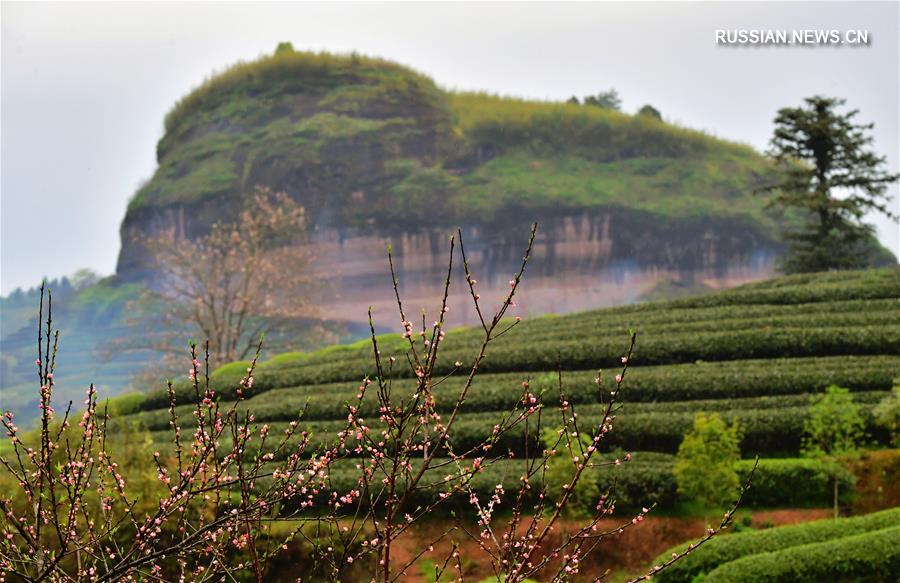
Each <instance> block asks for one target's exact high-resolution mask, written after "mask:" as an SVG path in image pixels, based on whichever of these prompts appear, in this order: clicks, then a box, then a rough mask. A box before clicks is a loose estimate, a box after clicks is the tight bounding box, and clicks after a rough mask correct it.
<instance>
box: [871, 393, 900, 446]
mask: <svg viewBox="0 0 900 583" xmlns="http://www.w3.org/2000/svg"><path fill="white" fill-rule="evenodd" d="M874 413H875V423H877V424H878V425H879V426H880V427H883V428H885V429H887V431H888V433H890V435H891V444H892V445H893V446H894V447H898V446H900V378H896V379H894V390H893V391H891V394H890V395H889V396H887V397H885V398H884V399H883V400H882V401H881V402H880V403H878V406H877V407H875V411H874Z"/></svg>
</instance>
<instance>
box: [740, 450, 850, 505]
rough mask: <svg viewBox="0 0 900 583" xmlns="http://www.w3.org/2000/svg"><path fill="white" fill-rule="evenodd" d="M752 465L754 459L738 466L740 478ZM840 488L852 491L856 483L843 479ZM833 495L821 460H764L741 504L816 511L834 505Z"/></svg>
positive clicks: (847, 477)
mask: <svg viewBox="0 0 900 583" xmlns="http://www.w3.org/2000/svg"><path fill="white" fill-rule="evenodd" d="M752 466H753V461H752V460H741V461H740V462H738V463H737V464H736V466H735V467H736V468H737V471H738V474H739V475H741V476H746V475H747V474H748V473H749V472H750V469H751V467H752ZM840 485H841V491H842V492H850V489H851V488H852V487H853V480H852V478H851V477H850V476H843V477H842V478H841V484H840ZM832 495H833V492H832V476H831V474H830V473H829V472H828V471H827V468H826V467H825V466H823V465H822V463H821V462H820V461H819V460H812V459H807V458H777V459H761V460H759V466H758V467H757V468H756V473H754V474H753V484H752V487H751V488H750V489H749V490H748V491H747V492H746V493H745V494H744V498H743V500H742V503H743V504H744V505H746V506H748V507H763V508H771V507H788V508H804V507H813V508H814V507H822V506H825V505H828V504H829V503H831V502H832Z"/></svg>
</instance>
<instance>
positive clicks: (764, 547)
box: [653, 508, 900, 583]
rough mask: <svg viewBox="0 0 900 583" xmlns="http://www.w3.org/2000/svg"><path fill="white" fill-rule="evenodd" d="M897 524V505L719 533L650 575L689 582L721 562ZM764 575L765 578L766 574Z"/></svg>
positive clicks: (666, 555)
mask: <svg viewBox="0 0 900 583" xmlns="http://www.w3.org/2000/svg"><path fill="white" fill-rule="evenodd" d="M898 524H900V508H893V509H891V510H885V511H882V512H876V513H874V514H869V515H866V516H860V517H856V518H839V519H836V520H820V521H815V522H810V523H806V524H798V525H795V526H784V527H779V528H771V529H767V530H761V531H753V532H741V533H736V534H732V535H728V536H720V537H716V538H714V539H713V540H711V541H709V542H707V543H705V544H704V545H703V546H701V547H700V548H699V549H697V550H696V551H694V552H693V553H691V554H689V555H688V556H687V557H685V558H683V559H681V560H679V561H677V562H676V563H675V564H673V565H672V566H671V567H669V568H667V569H665V570H664V571H662V572H660V573H658V574H656V575H654V576H653V579H654V580H655V581H657V582H662V583H690V582H691V581H693V580H694V577H696V576H698V575H701V574H703V573H711V572H712V571H713V570H714V569H716V568H717V567H719V566H720V565H724V564H726V563H730V562H731V561H736V560H737V559H740V558H742V557H749V556H751V555H759V554H760V553H769V552H772V551H780V550H783V549H787V548H789V547H796V546H800V545H808V544H813V543H820V542H825V541H829V540H832V539H837V538H839V537H846V536H851V535H855V534H860V533H866V532H872V531H877V530H881V529H884V528H889V527H896V526H897V525H898ZM685 546H686V545H679V546H678V547H675V548H672V549H669V550H667V551H666V552H664V553H662V554H661V555H660V556H659V557H658V558H657V559H656V564H661V563H663V562H665V561H667V560H668V559H669V558H670V557H671V554H672V553H673V552H680V551H682V550H684V548H685ZM763 579H764V580H768V578H763Z"/></svg>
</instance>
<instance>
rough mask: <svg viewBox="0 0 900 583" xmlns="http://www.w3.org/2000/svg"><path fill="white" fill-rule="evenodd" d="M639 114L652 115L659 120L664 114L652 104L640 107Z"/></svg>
mask: <svg viewBox="0 0 900 583" xmlns="http://www.w3.org/2000/svg"><path fill="white" fill-rule="evenodd" d="M638 115H646V116H649V117H652V118H654V119H658V120H659V121H662V114H661V113H660V112H659V110H658V109H656V108H655V107H653V106H652V105H650V104H647V105H645V106H643V107H642V108H640V109H639V110H638Z"/></svg>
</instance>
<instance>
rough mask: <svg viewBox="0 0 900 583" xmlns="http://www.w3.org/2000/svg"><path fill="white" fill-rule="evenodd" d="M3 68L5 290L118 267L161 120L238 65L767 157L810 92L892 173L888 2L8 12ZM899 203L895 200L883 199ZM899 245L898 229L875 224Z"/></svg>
mask: <svg viewBox="0 0 900 583" xmlns="http://www.w3.org/2000/svg"><path fill="white" fill-rule="evenodd" d="M0 10H2V14H0V21H2V41H0V42H2V47H0V48H2V68H0V76H2V79H0V82H2V87H0V92H2V110H0V115H2V119H0V124H2V125H0V134H2V144H0V155H2V167H0V197H2V198H0V229H2V230H0V291H2V293H4V294H6V293H8V292H9V291H11V290H12V289H13V288H15V287H17V286H26V287H27V286H32V285H35V284H37V283H39V281H40V279H41V277H42V276H44V275H47V276H50V277H55V276H60V275H66V274H71V273H72V272H74V271H75V270H76V269H78V268H81V267H89V268H92V269H94V270H97V271H99V272H101V273H103V274H108V273H112V272H113V270H114V268H115V261H116V256H117V253H118V250H119V234H118V228H119V223H120V221H121V219H122V217H123V215H124V213H125V207H126V204H127V201H128V199H129V197H131V195H132V194H133V193H134V191H135V190H136V187H137V186H138V185H139V183H140V182H141V181H143V180H145V179H147V178H148V177H150V176H151V175H152V173H153V171H154V169H155V166H156V162H155V157H154V152H155V147H156V142H157V140H158V139H159V138H160V137H161V135H162V119H163V116H164V115H165V113H166V111H167V110H168V109H169V108H170V107H171V106H172V104H173V103H174V102H175V101H176V100H177V99H178V98H179V97H181V96H182V95H184V94H185V93H187V92H188V91H190V89H191V88H192V87H194V86H195V85H197V84H198V83H199V82H200V81H201V80H202V79H203V78H204V77H206V76H208V75H209V74H210V73H212V72H213V71H215V70H221V69H223V68H224V67H226V66H228V65H229V64H232V63H234V62H236V61H238V60H249V59H253V58H255V57H257V56H259V55H261V54H263V53H269V52H271V51H272V50H273V49H274V48H275V46H276V44H277V43H278V42H279V41H291V42H292V43H293V44H294V47H295V48H297V49H314V50H322V49H325V50H329V51H336V52H349V51H352V50H355V51H358V52H360V53H365V54H370V55H377V56H382V57H386V58H389V59H393V60H396V61H399V62H401V63H404V64H406V65H409V66H411V67H414V68H416V69H418V70H420V71H423V72H425V73H427V74H428V75H430V76H432V77H433V78H434V79H435V80H436V81H437V82H438V83H439V84H440V85H441V86H443V87H446V88H449V89H466V90H472V89H477V90H488V91H491V92H496V93H500V94H505V95H515V96H522V97H530V98H537V99H557V100H558V99H565V98H568V97H569V96H570V95H573V94H575V95H585V94H589V93H596V92H599V91H602V90H605V89H607V88H610V87H614V88H616V89H617V90H618V91H619V93H620V95H621V97H622V99H623V102H624V109H625V110H626V111H634V110H636V109H637V108H639V107H640V106H641V105H643V104H644V103H650V104H653V105H654V106H655V107H657V108H658V109H659V110H661V111H662V113H663V115H664V117H665V118H666V119H667V120H669V121H672V122H675V123H678V124H682V125H686V126H690V127H694V128H699V129H704V130H706V131H708V132H710V133H713V134H715V135H718V136H721V137H724V138H728V139H732V140H737V141H741V142H746V143H749V144H752V145H753V146H755V147H757V148H759V149H763V148H765V147H766V144H767V142H768V139H769V136H770V135H771V132H772V124H771V121H772V118H773V117H774V115H775V112H776V110H777V109H778V108H780V107H784V106H794V105H799V104H800V102H801V100H802V98H803V97H806V96H809V95H812V94H816V93H822V94H827V95H834V96H841V97H846V98H847V99H848V102H849V104H850V105H852V106H853V107H856V108H859V109H860V110H861V116H860V118H861V119H862V120H866V121H874V122H875V124H876V131H875V136H876V141H875V147H876V149H877V150H878V151H879V152H880V153H882V154H884V155H886V156H887V157H888V160H889V164H890V166H891V168H893V169H894V170H896V169H897V167H898V158H900V153H898V126H900V121H898V103H900V100H898V69H900V62H898V42H900V41H898V28H900V13H898V4H897V3H896V2H883V3H862V2H833V3H819V2H815V3H814V2H800V3H762V2H760V3H736V2H718V3H713V2H702V3H701V2H695V3H681V2H665V3H649V2H647V3H634V2H632V3H624V2H622V3H565V4H564V3H555V4H536V3H531V4H514V3H499V4H475V3H446V4H408V3H406V4H399V3H398V4H387V3H364V4H337V3H330V4H302V3H272V4H262V3H254V4H243V3H195V4H184V3H162V4H158V3H95V4H79V3H65V4H51V3H41V4H37V3H29V4H20V3H9V2H4V3H2V6H0ZM736 28H747V29H752V28H762V29H788V30H792V29H820V28H835V29H838V30H839V31H842V32H843V31H846V30H850V29H863V30H868V32H869V39H870V44H869V46H865V47H859V46H856V47H849V46H840V47H826V46H815V47H798V46H790V47H786V46H780V47H776V46H764V47H759V46H757V47H726V46H716V44H715V30H716V29H736ZM892 194H893V195H894V197H895V206H897V205H896V200H897V189H896V188H894V189H893V190H892ZM878 227H879V236H880V238H881V240H882V241H883V242H884V243H885V244H886V245H888V246H889V248H891V249H892V250H894V251H895V253H896V252H897V251H898V228H897V226H896V225H895V224H892V223H890V222H888V221H885V220H879V221H878Z"/></svg>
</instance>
